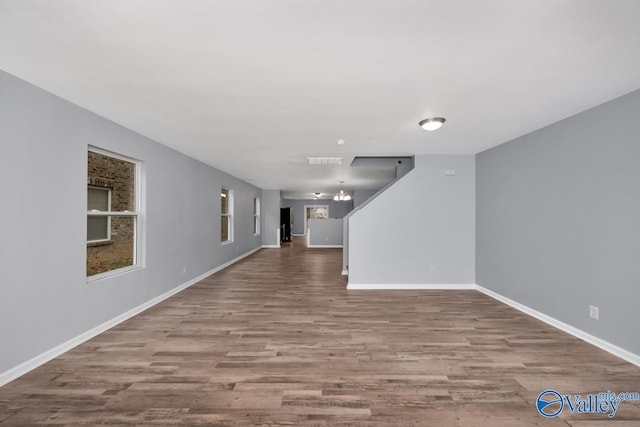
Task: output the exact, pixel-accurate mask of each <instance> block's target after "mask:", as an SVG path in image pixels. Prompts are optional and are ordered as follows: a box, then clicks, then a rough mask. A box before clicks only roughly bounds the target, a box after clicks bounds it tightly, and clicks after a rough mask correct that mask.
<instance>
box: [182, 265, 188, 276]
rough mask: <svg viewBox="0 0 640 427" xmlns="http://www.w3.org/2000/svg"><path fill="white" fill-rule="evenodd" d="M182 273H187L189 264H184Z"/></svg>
mask: <svg viewBox="0 0 640 427" xmlns="http://www.w3.org/2000/svg"><path fill="white" fill-rule="evenodd" d="M182 274H187V266H186V265H183V266H182Z"/></svg>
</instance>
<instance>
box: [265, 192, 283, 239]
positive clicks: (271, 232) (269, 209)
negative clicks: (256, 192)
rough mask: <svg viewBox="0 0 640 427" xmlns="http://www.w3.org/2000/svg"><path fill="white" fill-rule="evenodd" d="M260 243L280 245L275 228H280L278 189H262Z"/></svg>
mask: <svg viewBox="0 0 640 427" xmlns="http://www.w3.org/2000/svg"><path fill="white" fill-rule="evenodd" d="M261 201H262V212H261V215H262V218H261V219H262V230H261V232H262V244H263V245H265V246H277V245H280V241H279V240H278V236H277V230H278V229H279V228H280V190H262V200H261Z"/></svg>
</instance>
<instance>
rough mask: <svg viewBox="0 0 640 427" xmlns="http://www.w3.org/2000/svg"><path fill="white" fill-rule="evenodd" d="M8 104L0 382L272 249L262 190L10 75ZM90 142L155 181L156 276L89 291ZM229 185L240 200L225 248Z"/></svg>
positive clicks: (151, 272)
mask: <svg viewBox="0 0 640 427" xmlns="http://www.w3.org/2000/svg"><path fill="white" fill-rule="evenodd" d="M0 94H2V95H1V96H0V178H1V182H2V183H3V184H2V185H3V190H2V230H3V232H2V239H0V262H1V263H2V265H1V266H0V348H1V351H0V373H2V372H5V371H7V370H9V369H10V368H13V367H15V366H16V365H18V364H20V363H22V362H25V361H27V360H28V359H30V358H32V357H34V356H37V355H39V354H41V353H43V352H44V351H46V350H49V349H51V348H53V347H55V346H57V345H59V344H61V343H63V342H65V341H67V340H69V339H71V338H74V337H76V336H77V335H79V334H81V333H83V332H85V331H87V330H90V329H92V328H94V327H96V326H98V325H100V324H102V323H103V322H105V321H107V320H110V319H112V318H114V317H116V316H118V315H120V314H122V313H124V312H126V311H128V310H130V309H132V308H134V307H136V306H138V305H140V304H142V303H144V302H146V301H149V300H150V299H152V298H154V297H156V296H158V295H161V294H163V293H165V292H167V291H169V290H171V289H173V288H175V287H177V286H179V285H180V284H182V283H185V282H187V281H189V280H190V279H192V278H194V277H197V276H198V275H200V274H202V273H205V272H207V271H209V270H211V269H213V268H215V267H217V266H219V265H221V264H223V263H225V262H227V261H230V260H232V259H234V258H236V257H238V256H239V255H241V254H243V253H245V252H247V251H250V250H252V249H254V248H257V247H259V246H261V244H262V236H253V228H252V221H253V207H252V199H253V197H255V196H261V193H262V191H261V190H260V189H258V188H256V187H253V186H251V185H249V184H247V183H244V182H242V181H240V180H238V179H236V178H234V177H232V176H229V175H227V174H225V173H222V172H220V171H217V170H215V169H213V168H211V167H208V166H206V165H204V164H202V163H200V162H198V161H196V160H194V159H191V158H189V157H187V156H184V155H181V154H179V153H177V152H176V151H173V150H170V149H169V148H167V147H165V146H162V145H160V144H158V143H155V142H153V141H151V140H149V139H147V138H144V137H142V136H141V135H138V134H136V133H134V132H132V131H130V130H127V129H125V128H123V127H121V126H119V125H117V124H114V123H112V122H110V121H108V120H106V119H103V118H101V117H98V116H96V115H94V114H92V113H90V112H88V111H86V110H84V109H82V108H80V107H77V106H75V105H73V104H71V103H69V102H67V101H64V100H62V99H60V98H58V97H56V96H54V95H51V94H49V93H47V92H44V91H42V90H41V89H38V88H36V87H35V86H32V85H30V84H28V83H26V82H24V81H21V80H19V79H17V78H15V77H12V76H10V75H8V74H6V73H3V72H0ZM88 144H91V145H94V146H97V147H100V148H104V149H107V150H110V151H113V152H117V153H120V154H123V155H127V156H130V157H133V158H136V159H139V160H142V161H143V162H144V165H143V166H144V170H145V171H146V188H145V190H146V214H145V219H146V221H145V222H146V267H145V268H143V269H138V270H135V271H132V272H128V273H126V274H121V275H117V276H114V277H111V278H109V279H105V280H100V281H96V282H92V283H89V284H88V283H87V280H86V277H85V258H86V240H85V239H86V230H87V226H86V208H87V200H86V197H87V190H86V186H87V184H86V183H87V145H88ZM221 186H226V187H229V188H232V189H233V190H234V191H235V222H234V223H235V242H234V243H232V244H229V245H225V246H221V245H220V220H219V215H220V187H221ZM183 266H186V274H183Z"/></svg>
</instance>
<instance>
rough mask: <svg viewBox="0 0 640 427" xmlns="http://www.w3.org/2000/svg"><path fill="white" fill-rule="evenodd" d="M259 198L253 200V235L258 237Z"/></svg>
mask: <svg viewBox="0 0 640 427" xmlns="http://www.w3.org/2000/svg"><path fill="white" fill-rule="evenodd" d="M260 209H261V206H260V197H258V196H256V197H254V198H253V235H254V236H259V235H260Z"/></svg>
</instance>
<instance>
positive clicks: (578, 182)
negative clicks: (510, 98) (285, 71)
mask: <svg viewBox="0 0 640 427" xmlns="http://www.w3.org/2000/svg"><path fill="white" fill-rule="evenodd" d="M639 113H640V91H639V92H634V93H632V94H629V95H627V96H624V97H622V98H619V99H616V100H614V101H612V102H609V103H606V104H603V105H601V106H598V107H596V108H593V109H591V110H588V111H585V112H583V113H581V114H578V115H576V116H573V117H570V118H568V119H566V120H563V121H561V122H558V123H556V124H554V125H552V126H549V127H547V128H544V129H541V130H538V131H536V132H533V133H531V134H528V135H525V136H523V137H521V138H518V139H516V140H514V141H511V142H509V143H506V144H503V145H500V146H498V147H495V148H493V149H491V150H488V151H485V152H483V153H480V154H479V155H478V156H477V181H476V182H477V199H478V204H477V254H478V256H477V267H476V268H477V283H478V284H479V285H481V286H484V287H486V288H488V289H491V290H493V291H495V292H497V293H499V294H502V295H504V296H506V297H508V298H511V299H513V300H515V301H517V302H519V303H521V304H524V305H526V306H529V307H531V308H533V309H535V310H538V311H540V312H542V313H544V314H547V315H549V316H551V317H554V318H556V319H558V320H560V321H562V322H565V323H567V324H569V325H572V326H574V327H576V328H578V329H581V330H583V331H585V332H588V333H590V334H593V335H595V336H597V337H599V338H602V339H604V340H606V341H609V342H611V343H613V344H616V345H618V346H620V347H622V348H625V349H627V350H629V351H631V352H634V353H635V354H640V332H638V325H639V324H640V310H639V309H638V304H639V303H640V139H639V137H640V120H639ZM590 304H592V305H597V306H599V308H600V320H598V321H596V320H593V319H590V318H589V305H590Z"/></svg>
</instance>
